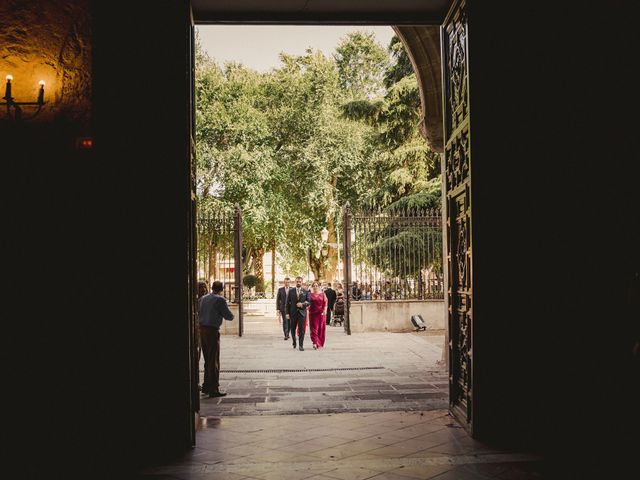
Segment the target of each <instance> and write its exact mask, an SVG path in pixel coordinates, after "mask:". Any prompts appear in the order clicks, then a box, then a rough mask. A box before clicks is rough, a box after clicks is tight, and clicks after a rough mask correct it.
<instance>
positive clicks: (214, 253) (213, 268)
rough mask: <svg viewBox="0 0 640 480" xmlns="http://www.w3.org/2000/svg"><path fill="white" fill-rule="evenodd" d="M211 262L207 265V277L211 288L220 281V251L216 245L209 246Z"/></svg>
mask: <svg viewBox="0 0 640 480" xmlns="http://www.w3.org/2000/svg"><path fill="white" fill-rule="evenodd" d="M208 256H209V258H208V260H209V262H208V265H207V275H208V281H209V286H211V284H212V283H213V282H214V281H215V280H217V279H218V268H217V267H218V249H217V248H216V246H215V245H214V244H209V255H208Z"/></svg>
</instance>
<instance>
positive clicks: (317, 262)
mask: <svg viewBox="0 0 640 480" xmlns="http://www.w3.org/2000/svg"><path fill="white" fill-rule="evenodd" d="M323 260H324V259H323V257H322V255H320V258H316V256H315V255H313V252H312V251H311V249H309V251H308V263H309V269H310V270H311V271H312V272H313V275H314V277H315V279H316V280H320V279H321V278H322V273H323V272H322V266H323V264H324V261H323ZM308 280H309V279H308V278H307V281H308Z"/></svg>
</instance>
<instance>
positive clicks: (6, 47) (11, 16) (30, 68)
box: [0, 0, 91, 122]
mask: <svg viewBox="0 0 640 480" xmlns="http://www.w3.org/2000/svg"><path fill="white" fill-rule="evenodd" d="M8 74H11V75H13V82H12V95H13V97H14V99H15V101H17V102H34V101H36V99H37V95H38V88H39V87H38V81H39V80H44V81H45V82H46V85H45V102H46V105H45V106H44V108H43V110H42V111H41V113H40V114H39V115H38V117H36V118H35V119H34V121H36V120H37V121H39V122H43V121H50V120H51V119H54V118H60V117H63V118H65V119H68V120H75V121H80V122H88V121H89V119H90V112H91V15H90V10H89V1H88V0H32V1H25V0H9V1H3V2H0V82H2V87H1V88H0V96H4V83H5V77H6V75H8ZM30 112H31V109H30V108H29V107H25V108H24V113H25V116H27V115H29V114H30Z"/></svg>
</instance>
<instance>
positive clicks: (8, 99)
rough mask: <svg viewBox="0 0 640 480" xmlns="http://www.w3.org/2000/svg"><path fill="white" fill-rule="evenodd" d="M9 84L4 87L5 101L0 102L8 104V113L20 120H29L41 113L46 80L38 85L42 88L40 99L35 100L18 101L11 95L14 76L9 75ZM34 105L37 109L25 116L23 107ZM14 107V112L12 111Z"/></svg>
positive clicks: (39, 94) (39, 92)
mask: <svg viewBox="0 0 640 480" xmlns="http://www.w3.org/2000/svg"><path fill="white" fill-rule="evenodd" d="M6 78H7V84H6V86H5V89H4V97H3V99H4V100H5V101H4V102H2V103H0V105H6V106H7V115H8V116H9V117H12V118H13V119H14V120H16V121H20V120H28V119H31V118H33V117H35V116H36V115H38V114H39V113H40V110H41V109H42V106H43V105H44V103H45V102H44V80H40V81H39V82H38V85H40V90H39V91H38V100H36V101H35V102H16V101H14V99H13V96H11V81H12V80H13V76H11V75H7V77H6ZM25 106H26V107H34V108H35V111H34V112H33V113H32V114H31V115H29V116H28V117H23V112H22V107H25ZM12 109H13V112H12Z"/></svg>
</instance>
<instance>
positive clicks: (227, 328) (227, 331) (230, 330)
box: [220, 303, 240, 335]
mask: <svg viewBox="0 0 640 480" xmlns="http://www.w3.org/2000/svg"><path fill="white" fill-rule="evenodd" d="M229 310H231V313H233V320H231V321H228V320H223V321H222V326H221V327H220V335H238V331H239V328H240V324H239V323H238V305H237V304H234V303H230V304H229Z"/></svg>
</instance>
